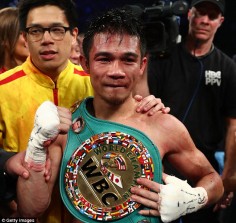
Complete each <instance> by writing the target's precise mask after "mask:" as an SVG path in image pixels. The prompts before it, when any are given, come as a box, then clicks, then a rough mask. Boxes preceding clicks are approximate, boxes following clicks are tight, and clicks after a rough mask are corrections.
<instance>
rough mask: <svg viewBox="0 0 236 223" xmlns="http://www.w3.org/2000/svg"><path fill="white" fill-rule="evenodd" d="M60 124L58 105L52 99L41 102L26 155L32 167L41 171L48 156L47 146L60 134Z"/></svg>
mask: <svg viewBox="0 0 236 223" xmlns="http://www.w3.org/2000/svg"><path fill="white" fill-rule="evenodd" d="M59 124H60V119H59V116H58V111H57V107H56V105H54V104H53V103H52V102H50V101H46V102H44V103H43V104H41V105H40V106H39V108H38V109H37V111H36V114H35V120H34V128H33V130H32V132H31V135H30V139H29V142H28V147H27V150H26V156H25V162H27V163H28V164H29V166H30V167H31V168H32V169H34V170H36V171H37V170H38V171H40V170H42V169H43V168H44V166H45V162H46V156H47V150H46V149H45V148H46V147H47V146H48V144H50V142H51V141H52V140H53V139H55V137H56V136H57V135H58V133H59V130H58V125H59Z"/></svg>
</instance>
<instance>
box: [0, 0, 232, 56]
mask: <svg viewBox="0 0 236 223" xmlns="http://www.w3.org/2000/svg"><path fill="white" fill-rule="evenodd" d="M74 1H75V2H76V5H77V8H78V9H77V11H78V15H79V24H78V27H79V29H80V30H81V31H84V30H85V27H86V26H87V22H88V21H89V18H90V17H91V16H95V15H97V14H98V13H100V12H101V11H104V10H106V9H108V8H112V7H119V6H123V5H125V4H142V5H143V6H144V7H151V6H152V5H153V4H155V3H157V2H158V1H155V0H74ZM162 1H163V2H165V3H166V4H168V3H169V2H170V0H162ZM174 1H175V0H172V2H174ZM225 1H226V13H225V21H224V23H223V25H222V26H221V28H220V29H219V30H218V32H217V34H216V37H215V41H214V43H215V45H216V46H217V47H218V48H220V49H221V50H222V51H224V52H225V53H226V54H228V55H229V56H230V57H232V56H233V55H234V54H236V0H225ZM186 2H188V3H189V2H190V0H186ZM16 5H17V0H0V8H3V7H7V6H16ZM180 18H181V25H180V34H181V35H182V36H184V35H185V34H186V31H187V28H188V23H187V19H186V15H182V16H181V17H180Z"/></svg>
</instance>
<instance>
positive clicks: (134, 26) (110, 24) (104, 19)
mask: <svg viewBox="0 0 236 223" xmlns="http://www.w3.org/2000/svg"><path fill="white" fill-rule="evenodd" d="M98 33H109V34H121V35H123V34H128V35H131V36H136V37H138V39H139V40H140V51H141V57H143V56H144V55H145V54H146V40H145V35H144V30H143V24H142V21H141V20H140V19H139V18H138V17H136V16H135V15H134V14H133V13H132V11H131V10H129V9H127V8H114V9H110V10H108V11H107V12H105V13H104V14H102V15H101V16H98V17H96V18H94V19H93V20H92V22H91V24H90V25H89V27H88V29H87V32H86V33H85V35H84V39H83V52H84V56H85V57H86V59H87V60H88V58H89V51H90V50H91V47H92V44H93V40H94V36H95V35H96V34H98Z"/></svg>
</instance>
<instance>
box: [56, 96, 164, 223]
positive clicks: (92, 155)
mask: <svg viewBox="0 0 236 223" xmlns="http://www.w3.org/2000/svg"><path fill="white" fill-rule="evenodd" d="M89 100H92V99H91V98H88V99H85V100H84V101H82V102H81V104H77V106H76V105H75V111H74V113H73V115H72V117H73V124H72V128H71V129H70V131H69V133H68V140H67V146H66V148H65V151H64V155H63V159H62V165H61V171H60V191H61V196H62V199H63V202H64V204H65V205H66V207H67V208H68V210H69V211H70V212H71V213H72V214H73V215H74V216H75V217H76V218H77V219H79V220H80V221H82V222H86V223H87V222H88V223H91V222H96V223H99V222H119V223H121V222H124V223H128V222H132V223H142V222H143V223H144V222H146V223H148V222H150V223H151V222H152V223H154V222H157V223H158V222H160V219H159V217H151V216H142V215H140V214H139V213H138V211H139V210H140V209H144V208H145V207H144V206H142V205H140V204H139V203H137V202H134V201H132V200H131V197H130V196H131V192H130V189H131V187H133V186H139V187H143V186H140V185H138V184H137V182H136V179H137V178H140V177H145V178H148V179H150V180H154V181H156V182H158V183H161V177H162V163H161V159H160V155H159V152H158V149H157V148H156V146H155V145H154V144H153V143H152V141H151V140H150V139H149V138H148V137H147V136H146V135H144V134H143V133H142V132H140V131H138V130H136V129H134V128H131V127H128V126H124V125H121V124H118V123H114V122H109V121H105V120H101V119H97V118H95V117H93V116H91V115H90V114H89V113H88V111H87V109H86V103H88V101H89ZM154 170H155V174H154ZM145 189H146V188H145Z"/></svg>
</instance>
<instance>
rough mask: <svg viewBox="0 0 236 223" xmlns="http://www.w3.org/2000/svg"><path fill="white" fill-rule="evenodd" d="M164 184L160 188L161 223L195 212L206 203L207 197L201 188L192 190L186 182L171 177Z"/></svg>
mask: <svg viewBox="0 0 236 223" xmlns="http://www.w3.org/2000/svg"><path fill="white" fill-rule="evenodd" d="M165 183H166V185H161V188H160V207H159V212H160V215H161V220H162V221H163V222H171V221H173V220H175V219H177V218H179V217H180V216H183V215H186V214H189V213H192V212H195V211H197V210H198V209H200V208H202V207H203V206H204V205H205V204H206V203H207V200H208V196H207V192H206V190H205V189H204V188H203V187H196V188H192V187H191V186H190V185H189V184H188V183H187V181H183V180H180V179H178V178H177V177H173V176H167V178H166V180H165Z"/></svg>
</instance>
